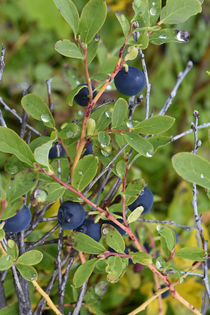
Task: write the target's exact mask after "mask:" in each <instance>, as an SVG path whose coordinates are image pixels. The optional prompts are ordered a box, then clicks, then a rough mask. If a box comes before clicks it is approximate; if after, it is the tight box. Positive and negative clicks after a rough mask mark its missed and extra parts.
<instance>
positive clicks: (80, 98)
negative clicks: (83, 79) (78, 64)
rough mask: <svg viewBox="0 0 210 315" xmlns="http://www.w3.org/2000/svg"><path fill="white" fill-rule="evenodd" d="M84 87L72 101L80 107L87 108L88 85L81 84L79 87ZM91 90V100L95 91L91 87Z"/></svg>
mask: <svg viewBox="0 0 210 315" xmlns="http://www.w3.org/2000/svg"><path fill="white" fill-rule="evenodd" d="M83 85H84V87H83V88H82V89H81V90H80V91H79V92H78V93H77V95H75V97H74V100H75V102H76V103H77V104H78V105H80V106H88V101H89V90H88V87H87V86H88V85H87V84H81V86H83ZM92 90H93V98H94V97H95V96H96V94H97V93H96V91H94V87H93V86H92Z"/></svg>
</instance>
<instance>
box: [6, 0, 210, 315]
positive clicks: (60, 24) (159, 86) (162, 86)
mask: <svg viewBox="0 0 210 315" xmlns="http://www.w3.org/2000/svg"><path fill="white" fill-rule="evenodd" d="M86 2H87V1H85V0H74V3H75V4H76V6H77V7H78V10H81V8H82V7H83V5H84V3H86ZM108 2H110V6H109V12H108V18H107V21H106V23H105V24H104V26H103V28H102V30H101V31H100V34H101V37H102V38H103V41H104V45H105V47H106V49H105V48H104V46H103V45H102V44H100V46H99V53H98V54H97V57H96V58H95V59H94V61H93V62H92V64H91V66H90V73H91V74H92V75H93V74H95V73H96V72H97V73H100V72H103V70H104V69H106V70H107V69H109V70H107V71H110V72H111V70H112V69H113V67H114V65H115V62H116V59H117V55H118V49H119V47H120V46H121V43H122V35H123V34H122V31H121V28H120V25H119V22H118V21H117V19H116V17H115V15H114V10H117V9H121V10H122V9H123V10H124V12H125V13H126V15H128V16H129V15H130V14H131V13H132V9H131V1H108ZM122 3H123V4H124V6H123V5H122ZM122 7H123V8H122ZM209 18H210V4H209V2H208V1H206V2H204V4H203V12H202V14H201V15H198V16H194V17H191V18H190V19H189V20H188V21H187V22H186V23H184V24H182V25H181V26H180V25H179V29H183V30H187V31H188V32H189V33H190V40H189V42H188V43H169V44H165V45H161V46H156V45H152V44H150V45H149V47H148V49H146V51H145V59H146V63H147V69H148V74H149V79H150V82H151V85H152V91H151V98H150V104H151V108H153V109H154V111H156V112H158V111H159V110H160V109H161V108H162V106H163V105H164V103H165V101H166V99H167V97H168V96H169V94H170V91H171V90H172V88H173V86H174V84H175V82H176V79H177V75H178V73H179V72H180V71H183V70H184V68H185V66H186V63H187V61H188V60H192V61H193V63H194V67H193V69H192V70H191V71H190V73H189V74H188V75H187V77H186V79H185V80H184V81H183V83H182V85H181V87H180V89H179V91H178V94H177V95H176V98H175V99H174V101H173V106H171V108H170V110H169V112H168V115H170V116H172V117H175V118H176V123H175V124H174V125H173V127H172V128H171V129H170V130H169V131H168V135H169V136H171V135H176V134H178V133H181V132H182V131H184V130H187V129H189V128H190V123H191V121H192V120H193V116H192V113H193V111H194V110H195V109H197V110H198V111H199V112H200V119H199V122H200V124H201V123H205V122H208V121H210V98H209V83H210V79H209V76H208V75H207V73H206V71H207V70H209V69H210V60H209V55H210V47H209V46H208V44H209V37H210V28H209V24H208V21H209ZM72 36H73V34H72V33H71V32H70V31H69V27H68V25H67V23H66V22H65V21H64V20H63V19H62V17H61V16H60V15H59V12H58V11H57V9H56V7H55V5H54V3H53V1H52V0H44V1H43V0H36V1H29V0H0V43H2V42H3V43H4V44H5V46H6V56H5V62H6V66H5V71H4V76H3V81H2V83H1V86H0V94H1V96H2V97H3V99H4V100H5V101H6V102H7V103H8V104H9V105H10V106H11V107H12V108H15V109H16V110H17V112H19V111H21V107H20V100H21V98H22V92H23V90H24V89H26V88H27V87H28V86H29V85H31V92H32V93H36V94H37V95H39V96H41V97H43V98H44V99H45V100H47V90H46V84H45V80H47V79H49V78H50V77H53V81H52V90H53V103H54V104H55V108H54V110H55V121H56V124H58V125H60V124H62V123H64V122H66V121H69V122H70V121H71V120H72V117H73V115H74V117H76V118H81V108H79V106H77V105H76V106H74V107H69V106H68V105H67V101H66V99H67V95H68V94H69V92H70V91H71V90H72V89H73V88H75V87H76V86H77V85H78V84H79V83H82V82H84V81H85V76H84V70H83V63H82V62H81V61H80V60H76V59H68V58H66V57H62V56H61V55H59V54H58V53H57V52H56V51H55V49H54V45H55V43H56V42H57V41H58V40H60V39H61V38H66V39H67V38H71V37H72ZM113 43H114V44H113ZM111 56H112V57H111ZM107 57H108V58H107ZM130 64H132V65H136V66H138V67H140V68H141V62H140V59H139V58H137V59H136V60H135V62H130ZM111 86H112V90H109V91H107V92H106V93H104V99H110V98H111V99H115V98H116V97H117V95H118V93H117V92H116V90H115V88H114V85H113V84H112V85H111ZM3 115H4V117H5V119H6V120H7V122H8V127H10V128H13V129H17V130H18V128H19V124H18V123H17V121H16V120H15V119H14V118H13V117H12V116H11V115H10V114H8V113H7V112H4V111H3ZM135 118H136V119H137V120H141V119H143V118H144V108H143V106H142V107H138V108H137V110H136V112H135V114H134V119H135ZM14 126H15V128H14ZM34 126H35V127H37V128H38V129H39V130H41V129H42V128H43V126H42V125H41V123H40V122H38V121H34ZM199 138H200V139H201V141H202V147H201V148H200V149H199V151H198V154H199V155H200V156H202V157H204V158H205V159H207V160H210V142H209V139H210V135H209V134H208V131H207V130H202V131H199ZM192 149H193V135H192V134H190V135H188V136H185V137H183V138H181V139H180V140H178V141H177V142H175V143H172V144H170V145H167V146H164V147H163V148H162V149H160V150H159V151H158V152H156V153H155V155H154V157H153V158H152V159H151V160H150V159H148V158H145V157H141V158H139V159H138V160H137V162H136V163H135V169H134V171H133V177H138V176H139V175H140V174H141V173H142V176H143V178H144V179H145V181H146V183H147V184H148V185H149V187H150V188H151V190H152V191H153V192H154V194H155V197H156V202H155V206H154V208H153V211H152V214H147V215H146V216H145V218H148V219H162V220H165V219H170V220H174V221H175V222H176V223H180V224H186V225H192V224H193V215H192V207H191V200H192V187H191V184H189V183H186V182H184V181H182V180H181V178H180V177H178V176H177V174H176V173H175V171H174V170H173V168H172V164H171V157H172V155H174V154H175V153H177V152H181V151H189V152H190V151H191V150H192ZM0 154H2V153H0ZM198 210H199V213H200V214H202V216H203V222H204V223H205V226H206V235H207V231H208V229H209V227H210V203H209V198H208V197H207V194H206V193H205V192H204V190H203V189H201V188H199V197H198ZM148 227H149V229H150V230H151V232H153V231H154V230H155V226H153V225H152V224H150V225H148ZM42 231H47V228H46V226H44V224H43V225H42ZM42 231H40V230H37V231H36V233H35V234H37V235H36V237H37V238H38V237H39V236H40V235H42ZM177 231H178V230H177ZM144 233H145V231H144V230H142V235H141V237H142V238H144ZM178 233H179V243H180V244H185V245H186V246H196V238H195V235H194V234H193V232H184V231H181V230H180V231H178ZM35 234H33V235H35ZM36 237H35V236H34V238H36ZM31 241H32V240H31ZM39 250H41V251H43V248H40V249H39ZM54 257H56V246H54V245H51V246H49V248H48V250H47V255H45V256H44V259H43V261H42V262H41V263H40V264H39V265H38V266H40V268H44V269H45V273H43V274H39V279H40V280H41V281H42V285H43V286H44V285H45V284H46V283H47V280H48V279H49V277H50V273H51V270H52V269H53V259H54ZM73 272H75V269H74V270H73ZM146 273H148V274H147V276H148V278H150V277H151V279H152V275H151V274H150V272H149V271H145V274H146ZM148 278H147V279H148ZM96 281H97V273H96V274H95V275H94V276H93V277H92V278H91V282H90V284H91V288H90V290H89V291H88V293H87V295H86V299H85V303H86V304H87V305H92V308H93V309H94V310H95V312H96V314H97V315H98V314H101V311H103V312H104V313H105V314H113V310H115V311H114V314H126V313H127V312H129V311H130V310H132V309H133V308H134V306H136V307H137V306H138V305H140V304H141V302H143V301H144V299H143V296H144V297H145V296H147V297H149V296H151V295H152V294H153V293H152V287H151V283H152V281H151V283H149V284H145V283H142V284H140V281H141V278H140V275H139V274H138V273H134V271H133V268H132V266H131V267H130V269H129V270H128V273H127V274H126V275H125V276H124V277H123V278H122V279H121V280H120V282H119V283H117V284H115V285H112V284H109V285H108V288H107V290H106V292H105V293H104V291H103V289H104V288H103V283H101V287H100V285H98V286H97V287H96V286H95V285H94V283H95V282H96ZM9 283H10V282H9V280H7V281H6V283H5V288H6V293H7V297H8V298H9V300H10V301H11V302H14V301H15V294H14V291H13V289H12V287H11V286H10V285H9ZM149 285H150V286H149ZM199 285H200V283H197V282H196V281H194V282H192V280H188V282H187V281H186V283H185V287H184V289H182V290H183V291H184V294H185V297H186V299H187V300H188V301H189V302H191V303H192V304H193V305H194V306H196V307H199V306H200V304H199V303H201V301H200V300H199V298H198V296H197V292H198V291H199V290H201V291H202V290H203V287H202V286H201V285H200V287H199ZM31 289H32V288H31ZM53 292H54V294H56V292H57V288H56V287H54V289H53V291H52V295H53ZM66 292H67V294H66V297H65V302H66V303H71V302H73V301H74V300H75V297H76V296H77V294H78V290H77V289H75V288H73V287H72V286H71V284H70V283H68V284H67V289H66ZM140 293H141V295H140ZM102 296H103V303H100V299H101V298H102ZM55 298H56V297H55ZM140 299H142V301H141V300H140ZM170 299H171V300H170ZM35 301H37V295H36V294H35V295H34V296H33V297H32V303H33V302H34V303H35ZM169 301H170V305H169ZM164 303H165V304H166V305H168V309H167V311H166V314H167V315H169V314H170V315H176V314H181V315H187V314H189V312H188V311H187V310H185V309H183V308H180V309H178V310H177V311H175V309H177V307H179V306H177V305H174V304H173V303H174V302H173V300H172V298H168V300H166V301H165V302H164ZM196 303H197V304H196ZM14 307H15V304H14ZM154 307H155V306H154ZM154 309H155V308H154ZM154 309H153V310H152V309H150V310H147V311H144V312H142V314H148V312H149V311H150V312H152V311H153V313H154ZM90 311H91V307H90ZM0 314H1V315H2V314H3V312H0ZM46 314H47V313H46ZM81 314H87V312H86V310H85V308H83V309H82V311H81ZM154 314H155V313H154Z"/></svg>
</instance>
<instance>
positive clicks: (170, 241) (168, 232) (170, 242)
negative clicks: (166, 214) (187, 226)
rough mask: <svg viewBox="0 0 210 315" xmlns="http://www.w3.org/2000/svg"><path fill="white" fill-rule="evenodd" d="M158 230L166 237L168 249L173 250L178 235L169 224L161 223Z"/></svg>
mask: <svg viewBox="0 0 210 315" xmlns="http://www.w3.org/2000/svg"><path fill="white" fill-rule="evenodd" d="M157 231H158V232H159V234H160V235H161V236H162V237H163V238H164V239H165V241H166V244H167V247H168V249H169V250H170V251H172V249H173V248H174V246H175V245H176V237H175V233H174V231H173V230H172V229H170V228H169V227H167V226H161V225H158V226H157Z"/></svg>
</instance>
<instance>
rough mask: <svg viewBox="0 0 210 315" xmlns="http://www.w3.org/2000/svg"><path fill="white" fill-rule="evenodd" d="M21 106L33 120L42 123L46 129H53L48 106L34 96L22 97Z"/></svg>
mask: <svg viewBox="0 0 210 315" xmlns="http://www.w3.org/2000/svg"><path fill="white" fill-rule="evenodd" d="M21 104H22V106H23V108H24V109H25V111H26V112H27V113H28V114H29V115H30V116H31V117H33V118H34V119H36V120H39V121H42V122H43V124H44V125H45V126H47V127H50V128H54V127H55V121H54V118H53V116H52V114H51V112H50V110H49V107H48V105H47V104H46V103H45V102H43V100H42V99H41V98H40V97H39V96H37V95H35V94H27V95H25V96H23V98H22V100H21Z"/></svg>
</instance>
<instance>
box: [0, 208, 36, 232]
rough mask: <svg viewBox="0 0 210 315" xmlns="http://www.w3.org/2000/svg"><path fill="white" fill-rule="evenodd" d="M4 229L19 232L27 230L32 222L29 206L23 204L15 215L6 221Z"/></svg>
mask: <svg viewBox="0 0 210 315" xmlns="http://www.w3.org/2000/svg"><path fill="white" fill-rule="evenodd" d="M5 222H6V223H5V225H4V229H5V230H6V231H7V232H12V233H18V232H21V231H23V230H25V229H26V228H27V227H28V226H29V224H30V223H31V211H30V209H29V208H28V207H27V206H25V205H24V206H23V208H22V209H20V211H18V213H17V214H16V215H15V216H14V217H11V218H9V219H7V220H6V221H5Z"/></svg>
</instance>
